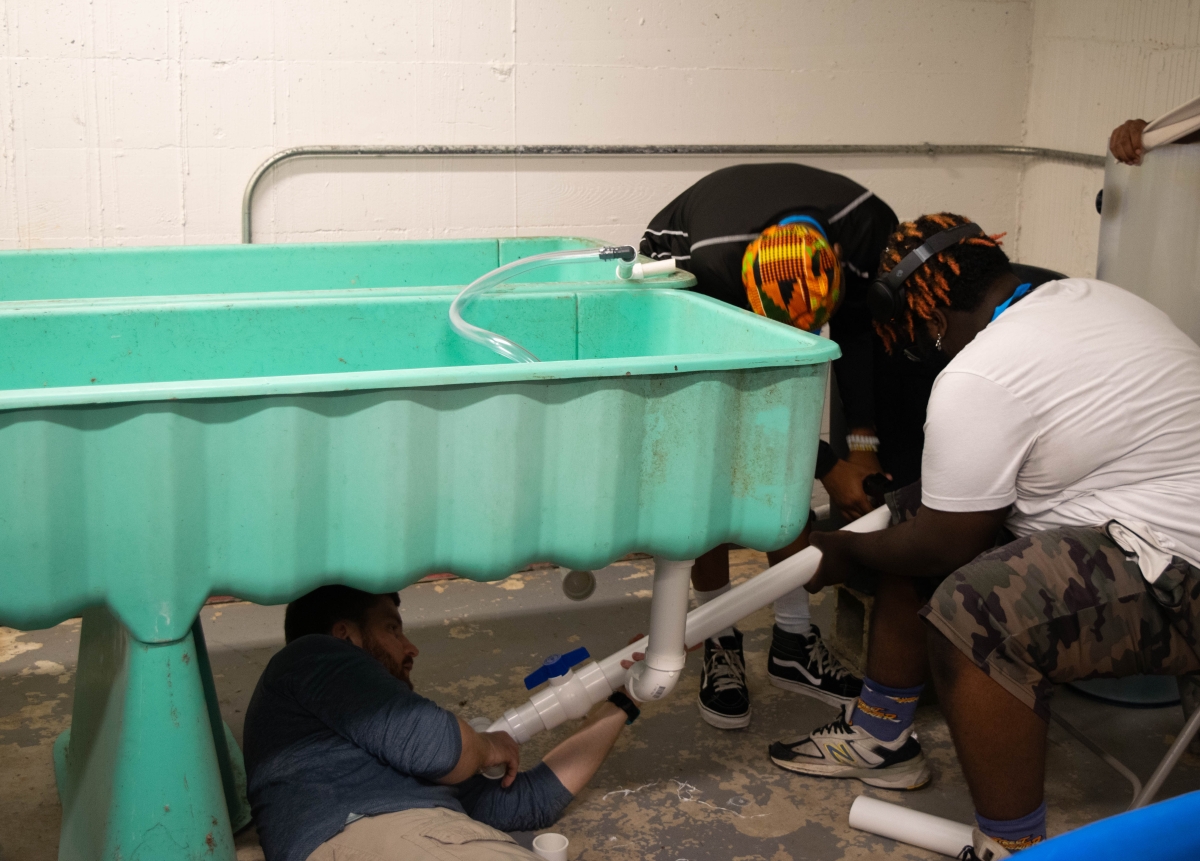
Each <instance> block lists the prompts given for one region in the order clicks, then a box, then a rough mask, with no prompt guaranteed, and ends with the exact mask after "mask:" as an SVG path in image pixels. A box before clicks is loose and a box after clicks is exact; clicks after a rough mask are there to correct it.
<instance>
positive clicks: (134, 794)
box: [54, 608, 249, 861]
mask: <svg viewBox="0 0 1200 861" xmlns="http://www.w3.org/2000/svg"><path fill="white" fill-rule="evenodd" d="M199 625H200V623H199V620H197V621H196V623H195V624H194V625H193V627H192V630H191V631H190V632H189V633H188V635H187V636H186V637H184V638H183V639H181V640H176V641H174V642H170V643H142V642H139V641H137V640H135V639H133V637H132V636H131V635H130V634H129V632H128V631H127V630H126V628H125V626H124V625H122V624H121V623H120V622H119V621H118V620H117V619H116V618H115V617H114V616H113V615H112V614H111V613H110V612H109V611H108V610H107V609H104V608H96V609H92V610H88V611H87V612H85V613H84V615H83V629H82V632H81V635H80V640H79V670H78V674H77V676H76V683H75V706H74V710H73V712H72V715H71V729H69V730H68V731H67V732H64V733H63V734H62V735H61V736H59V738H58V740H57V741H56V742H55V745H54V769H55V776H56V778H57V780H58V794H59V798H60V799H61V801H62V808H63V822H62V833H61V836H60V840H59V850H58V857H59V859H60V861H75V859H81V860H82V859H88V861H91V859H103V861H117V859H121V861H137V859H142V861H150V859H162V861H173V859H180V861H182V859H192V858H201V857H203V858H211V859H214V861H234V859H235V855H236V853H235V851H234V845H233V829H234V828H236V827H240V826H241V825H244V824H245V823H246V822H248V821H249V811H248V808H247V806H246V803H245V800H244V799H245V771H244V768H243V765H242V761H241V752H240V751H239V750H238V749H237V745H236V744H235V743H234V741H233V738H232V736H230V734H229V730H228V728H227V727H226V726H225V725H224V724H223V723H221V724H219V725H218V726H216V727H214V724H213V721H212V716H214V715H215V716H217V719H218V720H219V712H218V711H217V704H216V694H215V691H214V689H213V686H212V678H211V672H210V670H209V665H208V655H207V653H206V652H205V651H204V638H203V632H202V631H199ZM197 634H199V636H197ZM210 698H211V700H212V702H211V703H210V702H209V699H210ZM214 730H215V731H214ZM218 734H219V735H218ZM227 795H228V796H229V800H228V801H227ZM231 820H232V821H231Z"/></svg>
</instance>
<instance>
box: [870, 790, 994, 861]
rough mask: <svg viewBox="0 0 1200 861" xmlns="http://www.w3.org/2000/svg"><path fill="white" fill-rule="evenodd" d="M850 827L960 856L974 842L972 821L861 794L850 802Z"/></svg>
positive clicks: (945, 853)
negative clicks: (965, 821) (937, 814)
mask: <svg viewBox="0 0 1200 861" xmlns="http://www.w3.org/2000/svg"><path fill="white" fill-rule="evenodd" d="M850 827H851V828H857V829H858V830H859V831H867V832H869V833H871V834H878V835H879V836H880V837H888V838H890V839H892V840H899V841H900V842H901V843H907V844H908V845H909V846H917V847H919V848H921V849H926V850H928V851H930V852H940V853H941V854H943V855H948V856H950V857H951V858H958V857H960V855H961V854H962V851H963V847H965V846H972V845H973V844H974V839H973V838H972V836H971V832H972V830H973V829H972V828H971V826H970V825H963V824H962V823H961V822H954V821H952V820H950V819H942V818H941V817H940V816H931V815H930V814H928V813H921V812H920V811H918V810H909V809H908V808H907V807H901V806H900V805H899V804H888V803H887V802H886V801H880V800H879V799H878V798H870V797H868V796H866V795H860V796H859V797H858V798H856V799H854V803H853V804H851V805H850Z"/></svg>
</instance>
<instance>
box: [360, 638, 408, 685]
mask: <svg viewBox="0 0 1200 861" xmlns="http://www.w3.org/2000/svg"><path fill="white" fill-rule="evenodd" d="M363 650H364V651H365V652H366V653H367V654H368V655H370V656H371V657H372V658H374V659H375V660H377V661H379V663H381V664H383V668H384V669H385V670H387V671H388V672H389V673H390V674H391V675H393V676H395V677H396V678H397V679H399V680H400V681H402V682H404V684H406V685H408V687H409V688H410V689H412V686H413V683H412V680H411V679H409V677H408V673H409V670H411V669H412V660H411V659H409V660H408V661H405V662H404V663H401V662H399V661H397V660H396V659H395V658H394V657H392V654H391V652H389V651H388V650H387V649H385V648H384V647H383V646H381V645H380V644H379V643H378V641H376V640H375V639H374V638H373V637H371V636H369V635H366V634H364V636H363Z"/></svg>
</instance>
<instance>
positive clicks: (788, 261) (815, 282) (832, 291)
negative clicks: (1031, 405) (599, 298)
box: [641, 163, 933, 729]
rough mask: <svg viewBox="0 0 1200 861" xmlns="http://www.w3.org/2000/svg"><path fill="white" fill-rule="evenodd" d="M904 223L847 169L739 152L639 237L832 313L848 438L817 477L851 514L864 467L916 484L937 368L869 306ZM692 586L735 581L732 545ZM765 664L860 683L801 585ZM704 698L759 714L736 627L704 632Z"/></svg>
mask: <svg viewBox="0 0 1200 861" xmlns="http://www.w3.org/2000/svg"><path fill="white" fill-rule="evenodd" d="M895 227H896V215H895V213H893V212H892V209H891V207H889V206H888V205H887V204H886V203H885V202H883V201H882V200H880V199H879V198H878V197H875V196H874V195H873V194H872V193H871V192H870V191H868V190H867V189H865V188H863V187H862V186H861V185H859V184H858V183H856V182H854V181H852V180H850V179H848V178H846V177H844V176H840V175H838V174H836V173H830V172H828V171H823V170H818V169H816V168H813V167H808V166H806V165H801V164H786V163H785V164H743V165H734V166H732V167H727V168H724V169H722V170H718V171H715V172H713V173H711V174H709V175H707V176H705V177H703V178H702V179H700V180H699V181H698V182H696V183H695V184H694V185H692V186H691V187H690V188H688V189H686V190H685V191H684V192H683V193H681V194H680V195H679V196H678V197H676V198H675V199H674V200H673V201H671V202H670V203H669V204H667V206H666V207H664V208H663V210H662V211H661V212H659V213H658V214H657V215H656V216H654V218H653V220H651V222H650V225H649V227H647V228H646V232H645V235H644V236H643V238H642V243H641V251H642V253H643V254H645V255H647V256H648V257H653V258H655V259H663V258H667V257H673V258H675V260H676V261H677V262H678V265H679V266H680V268H682V269H686V270H687V271H689V272H691V273H693V274H694V275H695V276H696V282H697V284H696V290H697V292H699V293H703V294H704V295H707V296H710V297H712V298H714V299H718V300H720V301H722V302H726V303H728V304H731V305H734V306H736V307H738V308H742V309H745V310H752V311H755V312H756V313H758V314H762V315H763V316H766V317H770V318H771V319H774V320H777V321H779V322H781V323H784V324H787V325H792V326H795V327H797V328H801V329H806V330H808V331H812V332H819V331H820V330H821V327H822V326H823V325H824V323H825V322H826V321H828V322H829V326H830V334H831V336H832V338H833V340H834V341H836V342H837V343H838V345H839V346H840V347H841V349H842V357H841V358H840V359H838V360H837V361H835V362H834V373H835V375H836V377H837V383H838V390H839V392H840V394H841V399H842V403H843V406H844V412H845V414H846V423H847V426H848V430H849V437H848V445H849V447H850V449H851V451H850V453H849V455H848V458H847V459H845V460H841V459H839V458H838V456H837V455H836V454H835V453H834V450H833V449H832V448H831V447H830V446H829V444H828V443H825V442H822V443H821V444H820V453H819V455H818V457H817V464H816V477H817V478H818V479H819V480H820V481H821V482H822V483H823V484H824V485H825V488H826V490H828V491H829V496H830V499H831V501H832V503H833V504H834V506H835V507H836V508H838V509H839V511H840V512H841V513H842V514H843V515H844V516H846V517H847V518H849V519H853V518H856V517H858V516H860V515H862V514H865V513H867V512H868V511H870V510H871V508H872V507H873V504H874V503H873V502H872V500H871V499H870V498H869V497H868V496H867V494H866V493H865V492H864V490H863V479H864V478H866V477H867V476H869V475H873V474H876V473H880V472H884V471H886V472H888V473H891V474H893V475H894V476H895V477H896V479H897V480H898V481H903V482H905V483H907V482H909V481H913V480H915V479H916V478H917V476H918V474H919V473H918V470H919V467H920V456H921V439H920V437H921V424H922V422H923V421H924V414H925V412H924V411H925V399H926V398H927V397H928V394H929V387H930V385H931V384H932V380H933V375H932V374H930V373H928V370H927V369H924V368H921V367H918V366H917V365H915V364H914V363H912V362H908V361H905V360H903V359H900V360H899V361H895V360H887V358H886V356H884V355H883V352H882V350H881V349H879V345H878V343H877V339H876V338H874V336H873V334H872V331H871V319H870V314H869V312H868V310H867V306H866V292H867V285H868V284H869V282H870V279H871V277H872V276H873V275H874V273H875V269H876V267H877V265H878V263H879V254H880V252H881V251H882V250H883V246H884V243H885V242H886V240H887V237H888V236H889V235H890V234H891V232H892V231H893V230H894V229H895ZM881 357H883V358H884V360H885V361H883V362H882V364H881V362H880V359H881ZM922 375H924V377H927V379H926V378H923V377H922ZM722 419H723V417H722V416H712V421H721V420H722ZM877 429H878V436H877V435H876V432H877ZM881 461H882V463H881ZM807 538H808V531H807V530H805V532H804V533H803V534H802V535H801V536H800V537H799V538H798V539H797V540H796V541H795V542H793V543H792V544H791V545H790V546H788V547H785V548H783V549H781V550H776V551H773V552H771V553H769V554H768V559H769V560H770V563H771V564H772V565H775V564H777V563H778V562H780V561H782V560H783V559H785V558H787V557H788V556H790V555H792V554H793V553H795V552H797V551H799V550H801V549H803V548H804V547H806V546H807V545H808V541H807ZM692 586H693V588H694V589H695V592H696V600H697V601H698V602H699V603H701V604H703V603H705V602H707V601H710V600H712V599H713V598H716V597H718V596H720V595H722V594H724V593H725V592H726V591H728V589H729V588H730V587H729V548H728V546H727V545H721V546H719V547H716V548H714V549H713V550H711V551H709V552H707V553H704V554H702V555H701V556H700V557H699V558H698V559H697V560H696V565H695V568H694V569H693V572H692ZM767 672H768V678H769V680H770V681H771V683H772V684H774V685H776V686H777V687H781V688H785V689H787V690H792V691H796V692H798V693H802V694H805V695H807V696H811V697H815V698H817V699H821V700H824V701H825V702H829V703H831V704H835V705H845V704H847V703H851V702H853V701H854V698H855V697H857V696H858V692H859V689H860V687H861V682H860V680H859V679H857V678H855V677H854V676H853V675H851V674H850V673H849V672H848V671H847V670H846V668H845V667H843V666H842V665H841V664H840V663H839V662H838V661H837V659H836V658H835V657H834V656H833V655H832V654H831V653H830V652H829V650H828V649H827V648H826V647H825V644H824V642H823V641H822V640H821V637H820V631H818V630H817V629H816V628H815V627H814V626H813V625H812V621H811V616H810V612H809V605H808V593H806V592H805V591H804V590H803V589H797V590H796V591H795V592H793V593H791V594H789V595H786V596H784V597H783V598H781V599H779V600H778V601H776V602H775V627H774V628H773V630H772V634H771V649H770V654H769V656H768V661H767ZM699 706H700V714H701V716H702V717H703V718H704V720H705V721H707V722H708V723H710V724H712V725H713V726H716V727H720V728H722V729H733V728H738V727H744V726H748V725H749V723H750V695H749V690H748V688H747V686H746V675H745V658H744V654H743V650H742V637H741V634H740V632H738V631H737V630H736V629H734V628H727V629H726V630H725V631H723V632H720V633H719V634H718V635H717V636H715V637H711V638H709V639H708V640H707V641H706V642H705V644H704V674H703V677H702V679H701V688H700V694H699Z"/></svg>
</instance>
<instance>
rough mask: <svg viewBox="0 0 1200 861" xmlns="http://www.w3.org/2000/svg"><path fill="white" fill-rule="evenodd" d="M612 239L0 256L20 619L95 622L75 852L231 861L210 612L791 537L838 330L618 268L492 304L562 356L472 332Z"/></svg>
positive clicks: (6, 530)
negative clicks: (495, 279) (474, 297)
mask: <svg viewBox="0 0 1200 861" xmlns="http://www.w3.org/2000/svg"><path fill="white" fill-rule="evenodd" d="M592 244H594V243H590V242H588V241H586V240H560V239H529V240H463V241H447V242H417V243H369V244H350V245H320V246H313V245H309V246H268V247H258V246H254V247H241V246H229V247H217V248H178V249H131V250H125V249H119V250H105V251H84V252H80V251H63V252H9V253H4V254H0V560H2V561H0V624H4V625H9V626H13V627H18V628H25V629H29V628H38V627H45V626H49V625H53V624H55V623H57V622H60V621H62V620H63V619H65V618H68V617H70V616H72V615H75V614H79V613H81V612H84V613H85V617H84V618H85V621H84V634H83V639H82V641H81V656H80V667H79V676H78V681H77V692H76V701H75V713H74V716H73V729H72V731H71V733H74V734H75V735H76V738H78V739H80V741H79V742H78V743H74V742H72V741H71V735H70V734H64V736H63V738H61V739H60V740H59V744H58V745H57V746H56V766H57V769H58V778H59V786H60V793H61V795H62V798H63V803H64V819H63V837H62V844H61V849H60V857H62V858H105V859H108V858H113V859H115V858H118V857H120V858H129V857H135V856H134V855H132V854H131V846H132V845H133V844H134V843H136V842H137V841H142V843H145V841H147V840H150V841H160V843H161V846H160V845H158V844H155V846H153V847H151V846H149V844H145V845H146V847H147V851H150V850H153V851H151V854H150V855H147V856H146V857H155V858H191V857H193V855H194V854H195V853H197V852H198V851H201V850H202V851H203V852H204V853H205V857H217V858H224V859H232V858H233V849H232V836H231V831H232V829H234V828H237V827H239V826H240V825H241V824H244V822H245V820H246V819H247V818H248V815H247V811H246V809H245V801H244V789H243V788H241V787H240V786H239V783H240V781H242V780H244V778H242V777H241V776H240V755H239V754H238V752H237V748H236V746H235V745H233V744H232V740H231V739H230V738H229V735H228V732H227V730H226V729H225V728H224V727H223V726H222V725H221V723H220V719H219V711H218V710H217V708H216V700H215V693H214V692H213V689H212V679H211V674H210V673H209V672H208V669H207V655H206V653H205V652H204V647H203V641H202V632H201V631H200V628H199V625H198V624H197V623H196V618H197V612H198V611H199V608H200V607H201V605H202V604H203V602H204V600H205V599H206V598H207V597H208V596H209V595H212V594H228V595H235V596H237V597H240V598H245V599H248V600H252V601H256V602H260V603H282V602H285V601H288V600H291V599H293V598H296V597H298V596H299V595H302V594H304V593H305V592H307V591H309V590H311V589H313V588H315V587H316V586H319V585H322V584H325V583H332V582H339V583H346V584H348V585H352V586H355V587H358V588H361V589H367V590H371V591H376V592H380V591H385V590H394V589H400V588H403V587H404V586H406V585H408V584H410V583H412V582H414V581H415V580H416V579H418V578H419V577H421V576H422V575H424V574H427V573H430V572H435V571H452V572H454V573H456V574H459V575H461V576H464V577H469V578H471V579H475V580H495V579H500V578H503V577H505V576H507V575H508V574H510V573H512V572H513V571H516V570H519V569H520V568H522V567H523V566H525V565H526V564H528V563H530V562H534V561H549V562H555V563H557V564H560V565H562V566H566V567H571V568H577V569H595V568H599V567H602V566H604V565H605V564H607V563H609V562H611V561H613V560H615V559H617V558H619V557H620V556H622V555H624V554H626V553H628V552H630V551H635V550H636V551H644V552H647V553H653V554H656V555H660V556H664V557H667V558H674V559H688V558H693V557H694V556H696V555H698V554H700V553H702V552H704V551H706V550H708V549H709V548H711V547H714V546H715V545H717V544H720V543H723V542H727V541H732V542H736V543H739V544H742V545H745V546H749V547H755V548H760V549H764V550H766V549H772V548H776V547H780V546H783V545H785V544H787V543H788V542H789V541H791V540H792V539H794V538H795V537H796V535H797V534H798V533H799V532H800V530H801V527H802V525H803V524H804V522H805V520H806V518H807V515H808V501H809V496H810V493H811V484H812V475H813V467H814V461H815V458H816V443H817V436H818V431H819V422H820V415H821V406H822V401H823V398H824V393H825V384H826V377H827V374H828V367H829V361H830V359H832V358H834V357H836V355H837V348H836V346H835V345H833V344H832V343H831V342H829V341H826V340H823V339H821V338H817V337H814V336H812V335H808V334H806V333H804V332H800V331H797V330H795V329H792V328H789V327H786V326H782V325H780V324H778V323H774V322H772V321H769V320H766V319H764V318H760V317H756V316H754V315H753V314H749V313H746V312H743V311H739V310H737V309H735V308H732V307H730V306H727V305H724V304H721V303H719V302H716V301H713V300H710V299H707V298H705V297H703V296H700V295H697V294H694V293H692V292H689V291H686V290H679V289H672V288H678V287H687V286H691V285H692V284H693V283H694V282H693V281H692V280H691V277H690V276H688V275H686V274H683V273H680V274H678V275H676V276H672V277H669V278H666V279H663V280H660V281H656V282H645V283H644V284H638V285H629V284H625V283H620V282H617V281H616V280H615V278H614V275H613V272H612V268H613V267H612V266H610V265H601V264H597V265H595V266H592V265H590V264H589V265H585V266H576V267H572V268H570V269H568V268H566V267H561V268H560V269H561V271H559V269H550V270H542V271H541V272H539V273H538V277H539V283H538V284H534V285H506V287H505V288H504V290H503V291H501V292H499V293H497V294H496V295H492V296H487V297H484V298H481V299H480V300H478V302H477V303H476V304H475V305H474V306H473V308H472V312H471V313H472V317H473V320H474V321H475V322H477V323H478V324H479V325H481V326H485V327H486V328H488V329H491V330H494V331H497V332H500V333H503V334H504V335H506V336H508V337H510V338H513V339H514V340H516V341H518V342H519V343H521V344H523V345H525V346H527V347H528V348H529V349H531V350H532V351H533V352H534V353H536V354H537V355H538V356H539V357H540V358H541V359H542V362H540V363H537V364H521V365H518V364H511V363H508V362H503V361H502V360H499V359H498V358H497V357H496V356H494V355H493V354H491V353H490V352H488V351H487V350H485V349H484V348H482V347H479V346H477V345H475V344H472V343H470V342H467V341H464V340H463V339H461V338H459V337H457V336H456V334H455V333H454V332H453V331H452V330H451V328H450V326H449V323H448V321H447V311H448V308H449V304H450V301H451V299H452V298H453V295H454V293H455V292H456V291H457V290H458V289H460V288H461V286H462V285H464V284H466V283H468V282H469V281H471V280H472V279H473V278H475V277H477V276H479V275H482V274H483V273H485V272H487V271H488V270H490V269H491V268H494V267H495V266H496V265H499V264H501V263H505V262H508V261H509V260H512V259H516V258H518V257H521V256H525V255H529V254H534V253H539V252H543V251H548V250H554V249H556V248H571V247H587V246H590V245H592ZM567 277H574V278H576V279H580V280H578V281H577V282H567V281H564V280H562V279H564V278H567ZM85 611H86V612H85ZM81 728H82V731H83V732H84V734H83V735H80V733H81ZM183 775H186V781H183V777H182V776H183ZM185 787H186V788H185ZM139 845H140V844H139ZM172 847H176V848H172ZM210 850H211V852H210Z"/></svg>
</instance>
